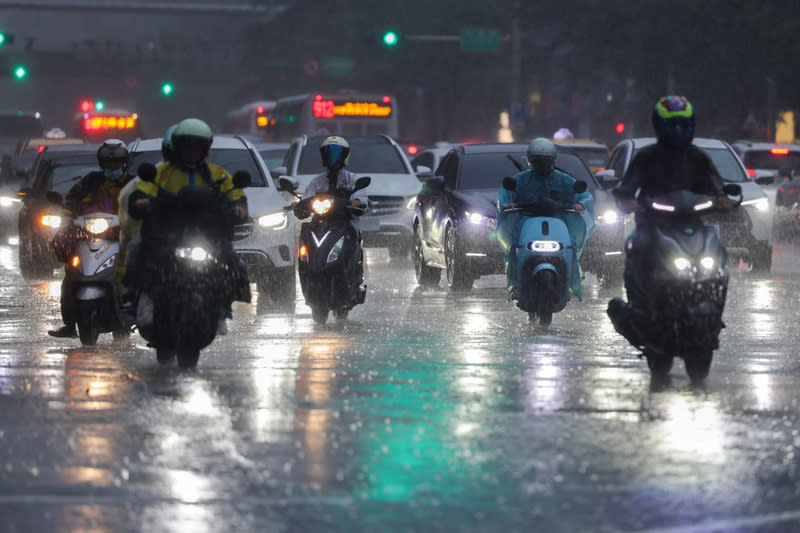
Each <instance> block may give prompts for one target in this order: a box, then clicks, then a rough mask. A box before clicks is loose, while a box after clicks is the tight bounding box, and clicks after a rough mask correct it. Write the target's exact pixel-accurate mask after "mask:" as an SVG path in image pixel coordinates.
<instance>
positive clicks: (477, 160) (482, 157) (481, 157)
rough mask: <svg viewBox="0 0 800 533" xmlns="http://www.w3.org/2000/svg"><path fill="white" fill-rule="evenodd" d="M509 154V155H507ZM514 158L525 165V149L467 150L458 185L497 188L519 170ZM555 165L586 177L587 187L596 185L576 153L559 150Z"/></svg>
mask: <svg viewBox="0 0 800 533" xmlns="http://www.w3.org/2000/svg"><path fill="white" fill-rule="evenodd" d="M509 156H511V157H509ZM511 158H514V160H515V161H516V162H517V163H519V164H520V165H523V168H527V164H526V160H525V152H511V153H506V152H495V153H478V154H467V155H465V156H464V160H463V162H462V164H461V177H460V179H459V183H458V188H459V189H498V188H500V186H501V185H502V183H503V178H505V177H509V176H515V175H516V174H519V172H520V171H519V168H518V167H517V165H515V164H514V162H513V161H512V160H511ZM556 168H558V169H559V170H561V171H562V172H566V173H567V174H569V175H570V176H572V177H573V178H575V179H576V180H579V181H585V182H586V184H587V185H588V186H589V190H594V189H595V183H594V179H593V177H592V174H591V172H589V169H587V168H586V164H585V163H584V162H583V161H582V160H581V159H580V158H579V157H578V156H577V155H575V154H567V153H564V152H559V154H558V159H557V161H556Z"/></svg>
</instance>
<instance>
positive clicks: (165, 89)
mask: <svg viewBox="0 0 800 533" xmlns="http://www.w3.org/2000/svg"><path fill="white" fill-rule="evenodd" d="M174 90H175V88H174V87H173V86H172V84H171V83H165V84H164V85H162V86H161V94H163V95H164V96H169V95H171V94H172V92H173V91H174Z"/></svg>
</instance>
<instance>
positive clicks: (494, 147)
mask: <svg viewBox="0 0 800 533" xmlns="http://www.w3.org/2000/svg"><path fill="white" fill-rule="evenodd" d="M454 149H455V150H459V151H463V152H464V154H465V155H468V154H492V153H495V154H496V153H501V154H502V153H507V152H527V151H528V145H527V144H522V143H476V144H460V145H458V146H456V147H455V148H454ZM556 150H558V151H559V152H560V153H566V154H572V155H575V156H576V157H577V155H578V154H576V153H575V152H574V151H573V150H572V148H571V147H569V146H563V145H559V144H557V145H556Z"/></svg>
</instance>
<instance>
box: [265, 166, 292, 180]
mask: <svg viewBox="0 0 800 533" xmlns="http://www.w3.org/2000/svg"><path fill="white" fill-rule="evenodd" d="M288 173H289V170H288V169H287V168H286V167H275V168H273V169H270V171H269V174H270V176H272V177H273V178H274V179H280V177H281V176H285V175H286V174H288Z"/></svg>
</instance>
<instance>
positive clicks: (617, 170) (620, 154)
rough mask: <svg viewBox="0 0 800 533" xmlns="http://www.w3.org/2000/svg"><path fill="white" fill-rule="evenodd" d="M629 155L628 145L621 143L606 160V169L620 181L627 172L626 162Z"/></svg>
mask: <svg viewBox="0 0 800 533" xmlns="http://www.w3.org/2000/svg"><path fill="white" fill-rule="evenodd" d="M629 154H630V143H628V142H622V143H620V144H618V145H617V147H616V148H615V149H614V152H613V153H612V154H611V157H610V158H609V160H608V168H610V169H611V170H613V171H614V175H615V176H617V177H618V178H619V179H620V180H621V179H622V177H623V176H624V175H625V171H626V170H628V160H629Z"/></svg>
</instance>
